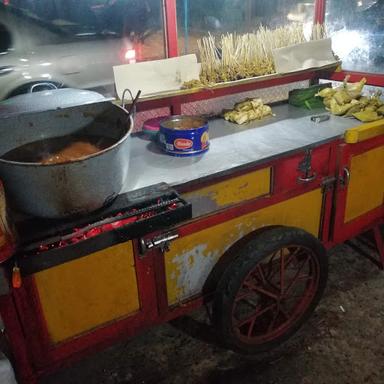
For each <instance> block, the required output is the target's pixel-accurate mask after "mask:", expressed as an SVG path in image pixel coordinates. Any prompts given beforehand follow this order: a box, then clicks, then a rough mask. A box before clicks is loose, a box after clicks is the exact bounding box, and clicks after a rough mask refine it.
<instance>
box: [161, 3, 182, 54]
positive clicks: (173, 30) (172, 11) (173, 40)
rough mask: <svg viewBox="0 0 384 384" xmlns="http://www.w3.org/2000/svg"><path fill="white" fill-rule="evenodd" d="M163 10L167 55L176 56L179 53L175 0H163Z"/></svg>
mask: <svg viewBox="0 0 384 384" xmlns="http://www.w3.org/2000/svg"><path fill="white" fill-rule="evenodd" d="M163 12H164V32H165V43H166V52H167V57H176V56H178V55H179V47H178V41H177V15H176V0H163Z"/></svg>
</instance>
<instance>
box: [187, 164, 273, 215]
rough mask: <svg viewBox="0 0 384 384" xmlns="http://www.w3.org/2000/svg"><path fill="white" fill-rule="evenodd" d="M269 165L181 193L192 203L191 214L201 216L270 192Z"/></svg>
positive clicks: (270, 171)
mask: <svg viewBox="0 0 384 384" xmlns="http://www.w3.org/2000/svg"><path fill="white" fill-rule="evenodd" d="M271 174H272V169H271V167H267V168H263V169H259V170H256V171H251V172H248V173H246V174H244V175H239V176H236V177H231V178H229V179H227V180H224V181H219V182H216V183H214V184H212V185H209V186H207V187H203V188H199V189H197V190H195V191H193V192H187V193H184V194H183V198H185V199H186V200H187V201H189V202H191V203H192V210H193V216H194V217H197V216H201V215H203V214H207V213H210V212H214V211H217V210H220V209H223V208H226V207H229V206H231V205H235V204H239V203H242V202H244V201H247V200H252V199H255V198H258V197H262V196H267V195H269V194H270V192H271Z"/></svg>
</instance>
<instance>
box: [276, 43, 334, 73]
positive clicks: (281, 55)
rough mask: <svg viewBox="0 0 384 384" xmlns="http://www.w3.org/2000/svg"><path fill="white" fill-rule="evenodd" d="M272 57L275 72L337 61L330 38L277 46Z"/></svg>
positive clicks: (286, 71) (293, 70)
mask: <svg viewBox="0 0 384 384" xmlns="http://www.w3.org/2000/svg"><path fill="white" fill-rule="evenodd" d="M273 58H274V62H275V67H276V72H277V73H289V72H295V71H301V70H304V69H311V68H321V67H324V66H327V65H331V64H336V63H337V60H336V58H335V56H334V54H333V52H332V41H331V39H322V40H314V41H308V42H306V43H301V44H296V45H291V46H289V47H284V48H278V49H275V50H274V51H273Z"/></svg>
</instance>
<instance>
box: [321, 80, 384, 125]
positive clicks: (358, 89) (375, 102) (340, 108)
mask: <svg viewBox="0 0 384 384" xmlns="http://www.w3.org/2000/svg"><path fill="white" fill-rule="evenodd" d="M348 79H349V77H348V76H347V77H346V78H345V79H344V82H343V84H342V86H340V87H338V88H333V89H332V88H326V89H322V90H321V91H319V92H318V93H317V96H319V97H322V98H323V103H324V106H325V107H326V109H327V110H328V111H330V112H331V113H332V114H334V115H336V116H345V117H355V118H356V119H358V120H360V121H362V122H370V121H375V120H379V119H381V118H383V116H384V113H383V112H384V102H383V101H382V100H381V98H380V97H381V91H377V92H375V93H374V94H373V95H371V96H363V95H362V92H363V88H364V86H365V84H366V82H367V80H366V79H365V78H362V79H361V80H360V81H359V82H357V83H351V84H350V83H348Z"/></svg>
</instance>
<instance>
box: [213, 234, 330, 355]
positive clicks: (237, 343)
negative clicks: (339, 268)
mask: <svg viewBox="0 0 384 384" xmlns="http://www.w3.org/2000/svg"><path fill="white" fill-rule="evenodd" d="M326 279H327V262H326V257H325V251H324V248H323V247H322V245H321V244H320V243H319V241H318V240H317V239H316V238H314V237H313V236H312V235H310V234H308V233H306V232H304V231H302V230H299V229H293V228H275V229H271V230H270V231H268V232H266V233H263V234H261V235H260V236H258V237H256V238H255V239H254V240H252V241H251V242H250V243H249V244H247V246H246V247H245V248H244V249H243V251H242V252H241V253H240V255H239V257H238V258H237V259H236V260H235V261H234V262H233V264H232V265H231V266H230V267H229V268H228V270H227V271H226V272H225V273H224V275H223V278H222V280H221V281H220V283H219V286H218V289H217V293H216V297H215V302H214V317H215V320H216V323H217V324H218V326H219V327H220V328H221V331H222V332H223V333H224V335H225V337H226V339H227V341H228V344H229V345H230V346H231V347H233V348H235V349H238V350H242V351H245V352H257V351H265V350H268V349H270V348H273V347H274V346H277V345H278V344H280V343H281V342H283V341H284V340H286V339H287V338H288V337H289V336H290V335H291V334H293V333H294V332H295V331H296V330H297V329H298V328H299V327H300V325H301V324H302V323H303V322H304V321H305V320H306V319H307V317H308V316H309V315H310V314H311V312H312V311H313V310H314V308H315V306H316V304H317V302H318V301H319V300H320V297H321V295H322V292H323V290H324V287H325V283H326Z"/></svg>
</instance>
